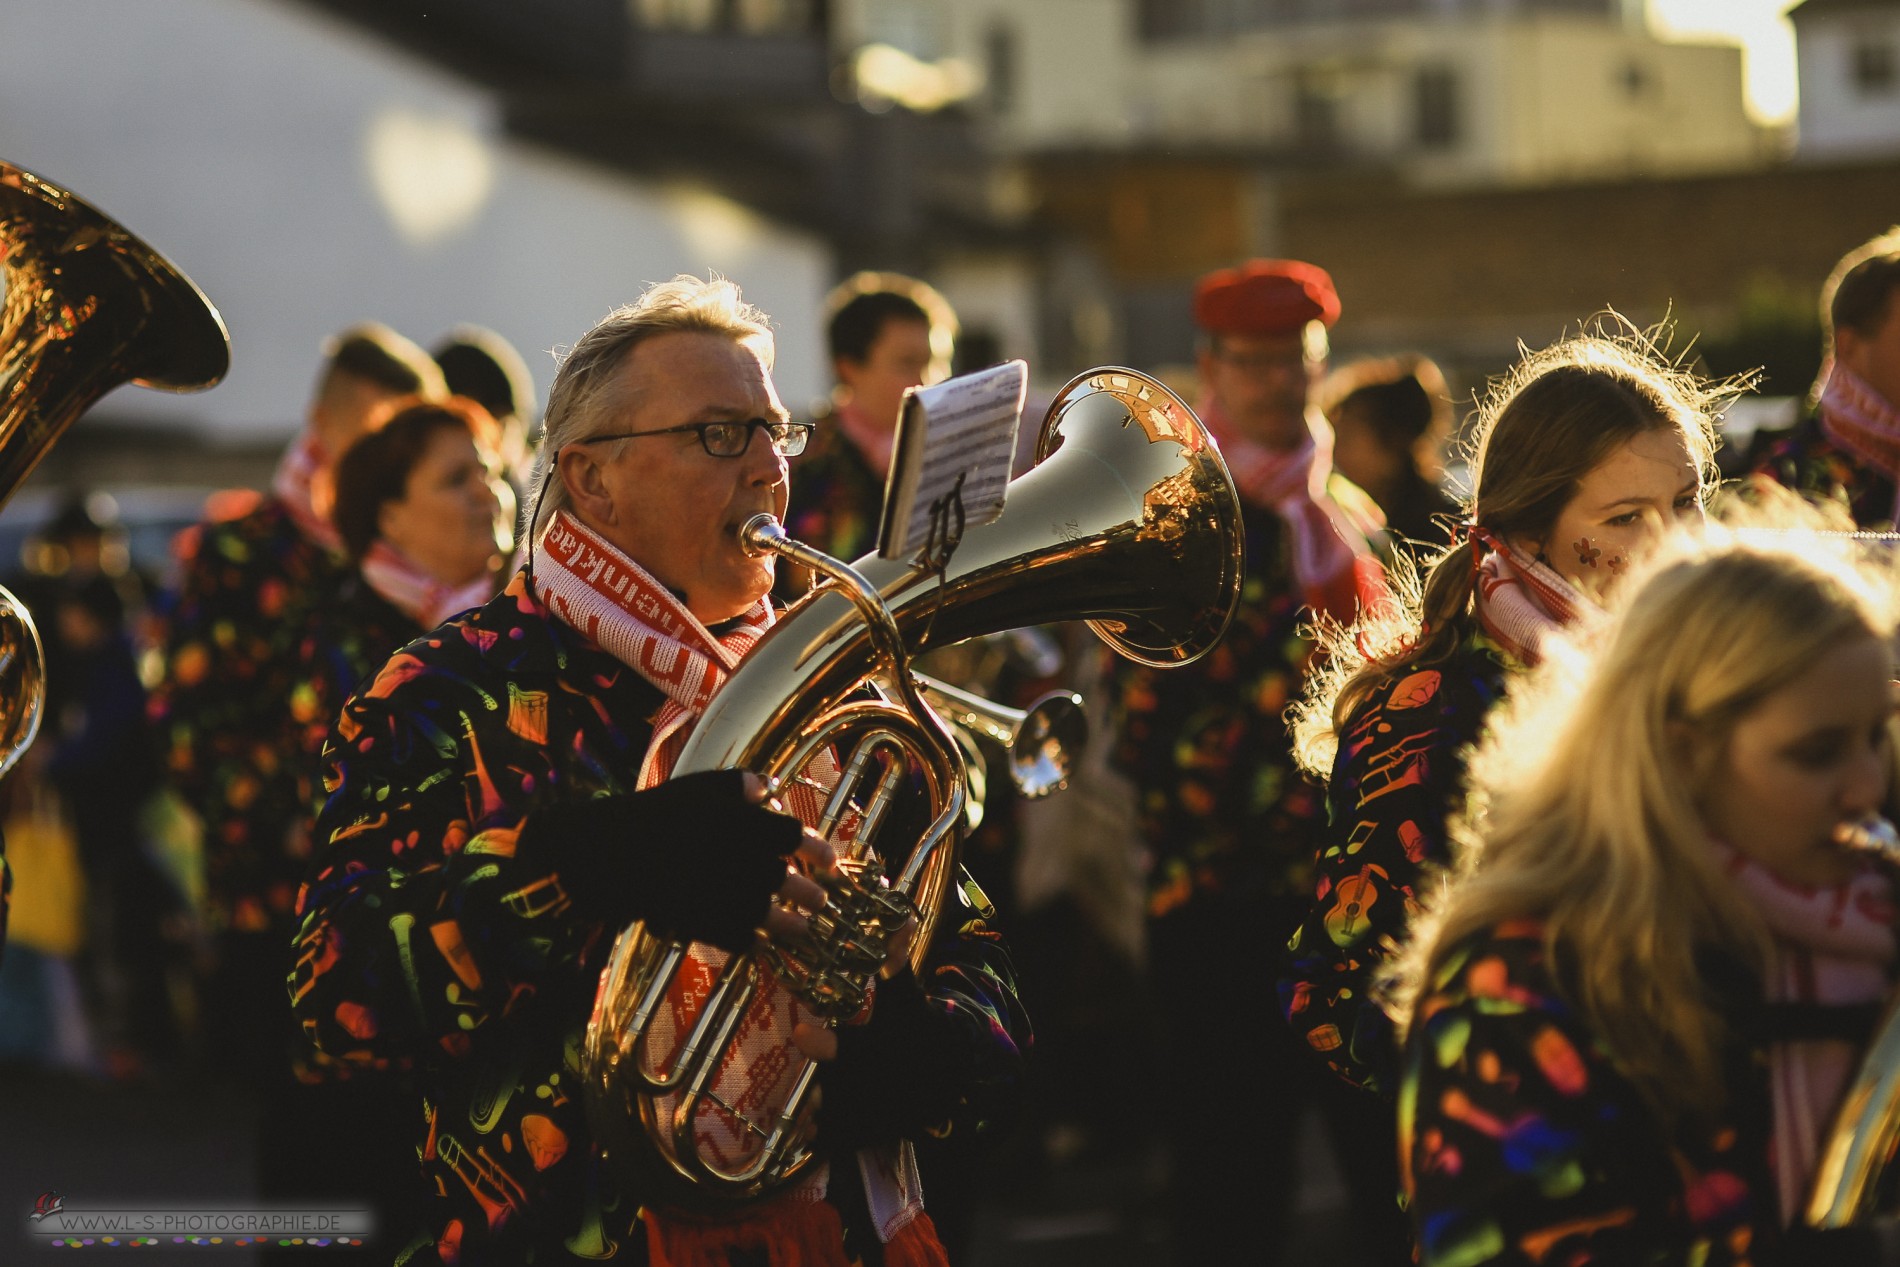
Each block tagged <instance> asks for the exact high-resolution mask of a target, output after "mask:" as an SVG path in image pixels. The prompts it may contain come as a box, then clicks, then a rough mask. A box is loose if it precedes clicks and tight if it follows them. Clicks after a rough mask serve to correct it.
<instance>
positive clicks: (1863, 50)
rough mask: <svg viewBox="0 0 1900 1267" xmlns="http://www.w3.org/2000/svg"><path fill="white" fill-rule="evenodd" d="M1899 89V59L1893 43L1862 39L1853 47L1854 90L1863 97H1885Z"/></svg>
mask: <svg viewBox="0 0 1900 1267" xmlns="http://www.w3.org/2000/svg"><path fill="white" fill-rule="evenodd" d="M1896 88H1900V58H1896V57H1895V55H1894V46H1893V41H1891V40H1879V39H1863V40H1861V41H1859V42H1858V43H1856V44H1855V45H1854V89H1855V91H1856V92H1858V93H1860V95H1861V96H1863V97H1887V96H1891V95H1893V93H1894V90H1895V89H1896Z"/></svg>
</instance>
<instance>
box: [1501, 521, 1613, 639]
mask: <svg viewBox="0 0 1900 1267" xmlns="http://www.w3.org/2000/svg"><path fill="white" fill-rule="evenodd" d="M1471 535H1472V538H1473V540H1472V547H1471V548H1472V549H1473V550H1477V551H1479V552H1480V555H1481V559H1480V562H1479V563H1478V565H1477V570H1478V580H1477V607H1478V622H1479V623H1480V624H1482V625H1483V626H1484V631H1485V632H1486V633H1487V634H1489V635H1490V636H1491V637H1492V639H1493V640H1495V641H1496V642H1497V643H1498V645H1499V646H1501V647H1503V648H1504V649H1505V650H1506V651H1507V652H1509V653H1510V654H1511V655H1512V656H1513V657H1515V658H1516V659H1518V660H1520V661H1522V662H1523V663H1525V664H1536V663H1537V662H1538V660H1539V659H1541V658H1542V655H1543V642H1544V639H1545V638H1546V637H1548V636H1550V635H1551V634H1552V633H1554V632H1556V631H1558V630H1560V629H1562V628H1563V627H1564V626H1566V625H1569V624H1572V623H1574V622H1575V621H1576V619H1577V617H1578V616H1579V615H1581V614H1583V613H1584V612H1589V611H1595V610H1597V605H1596V604H1595V603H1594V602H1592V601H1591V599H1590V597H1589V595H1587V594H1585V593H1584V592H1583V591H1582V590H1580V589H1578V588H1577V587H1576V586H1574V585H1572V584H1571V583H1570V582H1569V581H1566V580H1565V579H1564V578H1563V577H1562V576H1560V575H1558V573H1557V571H1556V569H1554V568H1552V567H1551V566H1550V565H1549V564H1546V563H1540V562H1538V561H1537V560H1536V559H1533V558H1531V557H1530V556H1529V555H1527V554H1525V553H1524V552H1523V551H1522V550H1519V549H1517V548H1516V547H1514V546H1511V545H1509V544H1507V543H1505V542H1504V541H1502V540H1500V539H1499V538H1497V537H1495V536H1493V535H1492V534H1491V533H1489V532H1487V531H1486V530H1485V529H1483V528H1474V529H1472V530H1471Z"/></svg>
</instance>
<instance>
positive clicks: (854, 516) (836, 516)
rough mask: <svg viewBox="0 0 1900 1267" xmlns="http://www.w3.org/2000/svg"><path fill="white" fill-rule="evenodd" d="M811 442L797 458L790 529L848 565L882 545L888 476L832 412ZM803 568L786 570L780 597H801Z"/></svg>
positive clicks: (787, 518) (788, 517) (820, 419)
mask: <svg viewBox="0 0 1900 1267" xmlns="http://www.w3.org/2000/svg"><path fill="white" fill-rule="evenodd" d="M812 423H813V425H814V426H815V427H816V428H817V429H816V430H814V431H813V432H812V433H811V443H810V444H808V445H807V446H806V447H805V451H804V452H803V453H801V454H799V455H798V456H797V457H795V458H793V459H792V474H791V482H792V492H791V500H790V503H789V504H788V505H787V507H786V510H785V531H786V532H787V533H789V534H790V535H791V536H792V538H793V539H794V540H798V541H803V542H804V543H805V544H806V545H809V546H816V547H817V548H818V549H820V550H823V551H824V552H825V553H826V554H829V555H830V556H831V557H832V558H834V559H843V560H845V561H846V562H847V563H848V562H850V561H851V560H852V559H856V558H859V557H861V556H863V555H865V554H868V553H869V552H870V551H871V550H872V549H873V548H874V547H875V546H876V545H877V519H878V515H879V513H880V512H881V511H882V510H883V508H884V476H883V475H881V474H879V473H878V472H876V471H873V470H872V469H871V464H870V463H869V462H866V461H865V460H864V455H863V454H862V453H860V452H858V446H857V445H855V444H853V443H851V439H850V437H848V436H846V435H845V433H844V429H843V428H842V427H840V426H839V425H838V421H837V419H836V418H834V417H832V416H831V415H830V414H829V413H823V414H819V415H818V416H817V417H815V418H813V419H812ZM797 572H798V569H795V568H788V567H780V568H779V585H778V589H777V593H778V595H779V597H780V598H782V599H785V600H786V601H788V602H789V601H791V600H793V599H796V598H799V597H801V596H802V595H803V594H804V592H805V590H804V586H805V585H806V583H807V582H806V581H805V580H804V579H803V578H802V577H801V576H799V575H796V573H797Z"/></svg>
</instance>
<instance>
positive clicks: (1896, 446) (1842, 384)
mask: <svg viewBox="0 0 1900 1267" xmlns="http://www.w3.org/2000/svg"><path fill="white" fill-rule="evenodd" d="M1820 403H1821V433H1822V434H1823V435H1825V436H1826V437H1827V438H1828V439H1830V440H1832V441H1833V442H1834V443H1835V444H1838V445H1840V446H1841V447H1842V448H1843V449H1846V450H1847V451H1848V452H1849V453H1851V454H1853V455H1854V456H1855V457H1856V458H1858V459H1860V460H1861V461H1862V462H1864V463H1866V464H1867V465H1868V466H1870V467H1872V468H1873V469H1874V470H1876V471H1879V472H1880V473H1881V474H1882V475H1884V476H1886V477H1887V479H1888V480H1889V481H1891V482H1892V483H1893V484H1894V486H1895V488H1894V507H1893V513H1892V516H1891V517H1892V518H1893V520H1894V521H1895V522H1897V523H1900V407H1896V406H1895V405H1894V403H1893V402H1892V401H1889V400H1888V399H1887V398H1886V397H1884V396H1882V395H1881V394H1880V393H1879V392H1877V391H1875V390H1874V389H1873V387H1872V386H1871V385H1870V384H1869V383H1868V382H1867V380H1866V379H1864V378H1862V377H1861V376H1860V375H1858V374H1856V373H1854V371H1852V370H1850V369H1848V368H1847V367H1846V366H1845V365H1842V364H1841V363H1840V362H1839V361H1836V362H1834V363H1833V364H1832V365H1830V366H1829V367H1828V371H1827V385H1826V386H1825V387H1823V388H1822V389H1821V402H1820Z"/></svg>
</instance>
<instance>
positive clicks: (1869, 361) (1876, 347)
mask: <svg viewBox="0 0 1900 1267" xmlns="http://www.w3.org/2000/svg"><path fill="white" fill-rule="evenodd" d="M1834 354H1835V356H1836V357H1837V358H1839V360H1840V363H1841V364H1842V365H1845V366H1846V367H1847V368H1848V369H1850V370H1853V371H1854V373H1856V374H1858V375H1860V376H1861V377H1862V378H1864V379H1866V380H1867V385H1868V386H1869V387H1871V388H1873V389H1874V390H1875V391H1877V392H1879V393H1880V398H1881V399H1882V400H1884V401H1886V402H1887V403H1888V404H1890V405H1893V406H1895V407H1897V408H1900V291H1895V292H1894V293H1892V294H1889V295H1888V296H1887V307H1886V310H1885V311H1884V312H1883V313H1882V314H1881V317H1880V324H1879V325H1878V326H1876V327H1875V328H1874V329H1873V330H1872V331H1870V332H1868V333H1866V334H1863V333H1861V332H1860V331H1859V330H1855V329H1853V328H1852V327H1849V326H1842V327H1841V328H1840V329H1839V330H1837V331H1835V332H1834Z"/></svg>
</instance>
